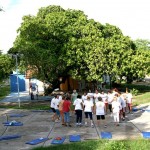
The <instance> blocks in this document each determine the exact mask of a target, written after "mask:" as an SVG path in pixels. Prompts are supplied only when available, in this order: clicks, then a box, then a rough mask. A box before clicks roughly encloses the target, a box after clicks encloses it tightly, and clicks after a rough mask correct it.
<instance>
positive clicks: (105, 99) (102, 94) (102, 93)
mask: <svg viewBox="0 0 150 150" xmlns="http://www.w3.org/2000/svg"><path fill="white" fill-rule="evenodd" d="M100 97H101V98H102V101H103V102H104V103H105V106H106V115H107V109H108V100H107V99H108V97H107V94H106V93H104V91H102V92H101V94H100Z"/></svg>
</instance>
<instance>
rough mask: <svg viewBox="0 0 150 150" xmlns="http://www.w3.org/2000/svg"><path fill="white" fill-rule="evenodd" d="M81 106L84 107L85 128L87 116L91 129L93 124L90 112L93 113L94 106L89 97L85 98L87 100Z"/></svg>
mask: <svg viewBox="0 0 150 150" xmlns="http://www.w3.org/2000/svg"><path fill="white" fill-rule="evenodd" d="M83 105H84V113H85V126H87V125H88V116H89V117H90V122H91V127H92V128H93V127H94V124H93V115H92V112H93V107H94V104H93V102H92V101H91V100H90V97H89V96H88V97H87V100H86V101H84V103H83Z"/></svg>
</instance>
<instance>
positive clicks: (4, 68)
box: [0, 53, 13, 81]
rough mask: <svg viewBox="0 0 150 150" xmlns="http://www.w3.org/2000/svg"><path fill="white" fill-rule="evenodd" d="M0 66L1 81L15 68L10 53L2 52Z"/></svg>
mask: <svg viewBox="0 0 150 150" xmlns="http://www.w3.org/2000/svg"><path fill="white" fill-rule="evenodd" d="M0 68H1V69H0V81H1V80H3V79H5V78H8V76H9V75H10V73H11V71H12V68H13V63H12V59H11V58H10V57H9V56H8V55H6V54H1V53H0Z"/></svg>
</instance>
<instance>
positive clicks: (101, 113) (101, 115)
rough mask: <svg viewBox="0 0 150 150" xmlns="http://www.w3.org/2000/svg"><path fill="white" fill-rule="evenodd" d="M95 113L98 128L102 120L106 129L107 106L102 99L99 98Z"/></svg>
mask: <svg viewBox="0 0 150 150" xmlns="http://www.w3.org/2000/svg"><path fill="white" fill-rule="evenodd" d="M95 112H96V117H97V126H99V125H100V119H101V120H103V122H104V124H105V125H104V127H105V128H106V127H107V125H106V123H105V112H106V106H105V103H104V102H103V101H102V98H101V97H98V101H97V102H96V103H95Z"/></svg>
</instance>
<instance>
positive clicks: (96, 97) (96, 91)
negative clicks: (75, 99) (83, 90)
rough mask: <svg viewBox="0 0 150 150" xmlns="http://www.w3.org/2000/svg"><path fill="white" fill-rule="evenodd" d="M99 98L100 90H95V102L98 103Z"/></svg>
mask: <svg viewBox="0 0 150 150" xmlns="http://www.w3.org/2000/svg"><path fill="white" fill-rule="evenodd" d="M98 97H100V93H99V92H98V90H95V93H94V102H95V103H96V102H98Z"/></svg>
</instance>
